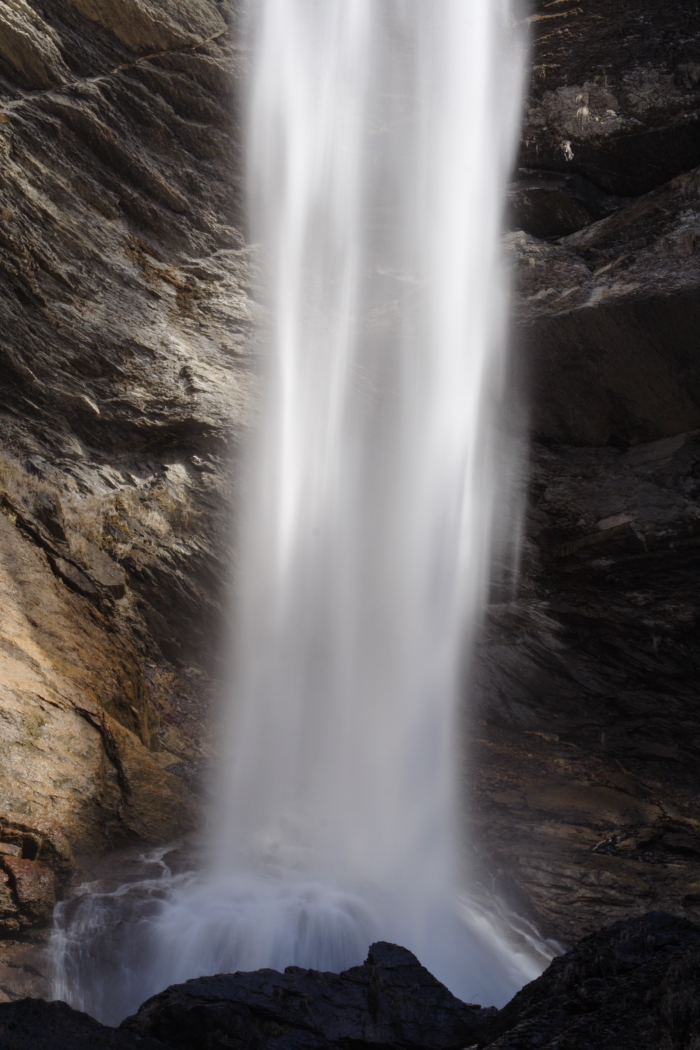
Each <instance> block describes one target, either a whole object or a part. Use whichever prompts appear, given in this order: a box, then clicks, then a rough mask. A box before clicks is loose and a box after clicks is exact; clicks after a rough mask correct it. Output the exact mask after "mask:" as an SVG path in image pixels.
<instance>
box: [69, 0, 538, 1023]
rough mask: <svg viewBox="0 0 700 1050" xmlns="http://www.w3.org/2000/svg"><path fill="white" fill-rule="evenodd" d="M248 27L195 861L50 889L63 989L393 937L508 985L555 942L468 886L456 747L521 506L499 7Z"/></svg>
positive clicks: (95, 989)
mask: <svg viewBox="0 0 700 1050" xmlns="http://www.w3.org/2000/svg"><path fill="white" fill-rule="evenodd" d="M250 34H251V47H252V56H253V65H252V83H251V90H250V104H249V121H248V142H247V154H248V187H249V191H248V192H249V213H250V228H251V231H252V235H253V239H254V241H255V242H256V243H258V244H259V246H260V247H259V260H260V267H261V272H262V274H263V279H262V283H261V287H260V290H259V291H260V300H261V302H262V303H263V308H264V313H265V316H266V318H267V321H266V323H265V325H264V326H263V329H262V330H261V332H260V333H259V334H260V338H261V341H262V342H263V343H264V344H265V345H266V346H267V348H268V353H267V355H266V359H265V365H264V376H263V379H262V388H263V391H262V408H261V416H260V425H259V427H257V428H256V433H255V436H254V439H253V440H251V448H250V452H249V456H248V462H247V499H246V504H245V508H244V513H243V515H242V518H243V520H242V524H241V527H240V530H239V534H238V536H237V540H236V547H237V550H238V552H239V556H240V565H239V573H238V581H237V584H238V586H237V590H238V598H237V608H236V612H235V617H234V618H235V639H234V644H233V646H232V650H233V652H232V659H231V681H230V689H229V693H228V695H229V699H230V702H229V703H228V704H227V706H226V710H225V711H224V712H223V714H222V728H221V732H220V734H219V740H220V743H221V754H220V769H219V774H218V777H217V780H216V783H215V785H214V794H215V797H216V798H217V799H218V810H217V813H216V815H215V817H214V819H213V822H212V835H211V843H212V845H211V849H210V854H211V856H210V862H209V866H208V869H207V871H206V873H205V874H203V875H183V876H171V875H169V874H167V873H165V872H163V873H162V874H161V877H160V878H158V879H156V880H145V881H143V882H141V883H138V884H135V885H130V886H127V887H124V888H122V890H120V891H118V892H117V893H116V894H108V895H104V894H102V895H95V894H93V895H90V894H87V895H86V896H84V897H82V898H81V899H79V900H77V901H72V902H67V903H66V904H63V905H61V906H60V907H59V910H58V914H57V923H56V931H55V934H54V958H55V960H56V966H57V979H56V986H55V990H56V993H57V994H59V995H60V996H62V997H64V998H66V999H67V1000H68V1001H69V1002H71V1003H72V1004H74V1005H77V1006H80V1007H82V1008H84V1009H87V1010H88V1011H89V1012H91V1013H94V1014H96V1015H97V1016H99V1017H100V1018H101V1019H103V1020H112V1021H114V1020H118V1019H119V1018H120V1017H121V1016H123V1015H124V1013H128V1012H129V1011H132V1010H133V1009H135V1007H136V1006H137V1005H138V1003H139V1002H141V1001H142V1000H143V999H144V998H145V997H146V996H147V995H148V994H150V993H152V992H154V991H157V990H159V989H161V988H163V987H164V986H166V985H167V984H169V983H172V982H173V981H180V980H184V979H186V978H188V977H193V976H198V975H200V974H203V973H212V972H221V971H225V970H229V971H230V970H235V969H252V968H258V967H261V966H274V967H278V968H283V967H284V966H286V965H290V964H296V965H301V966H311V967H315V968H328V969H332V970H339V969H342V968H345V967H348V966H350V965H354V964H358V963H361V962H362V961H363V959H364V957H365V954H366V950H367V947H368V945H369V943H370V942H371V941H373V940H376V939H383V940H390V941H394V942H397V943H399V944H402V945H403V946H405V947H407V948H409V949H411V950H412V951H413V952H414V953H415V954H416V955H417V956H418V958H419V959H420V961H421V962H422V963H423V964H424V965H425V966H427V967H428V968H429V969H430V970H431V971H432V972H433V973H434V974H435V975H436V976H437V977H438V978H439V979H441V980H442V981H443V982H444V983H446V984H447V985H448V987H449V988H450V989H451V990H452V991H453V992H454V993H455V994H457V995H459V996H462V997H464V998H467V999H478V1000H481V1001H483V1002H485V1003H487V1004H491V1003H502V1002H504V1001H505V1000H507V999H508V998H509V997H510V996H511V995H512V993H513V992H514V991H516V990H517V988H519V987H520V986H521V985H522V984H523V983H524V982H525V981H526V980H528V979H530V978H531V977H533V976H535V975H536V973H538V972H539V970H540V969H541V968H542V966H543V965H544V962H545V960H546V958H547V953H548V951H549V948H548V947H547V946H546V945H543V944H542V943H541V942H539V943H537V938H536V935H534V933H532V934H531V935H530V934H528V936H529V937H530V944H529V947H527V946H526V941H527V938H525V940H523V937H522V936H521V937H520V941H519V942H518V938H517V937H516V938H515V939H513V938H514V924H513V923H509V922H508V921H504V920H503V912H502V913H501V917H500V918H499V915H498V907H497V906H496V904H495V903H494V902H489V901H488V900H487V901H485V902H482V903H481V904H478V903H477V902H476V900H475V899H474V898H473V894H472V895H471V896H470V894H469V893H468V892H467V890H465V887H468V886H469V872H468V870H465V867H464V865H463V864H462V862H461V857H462V856H463V855H464V853H465V851H464V849H463V846H462V845H461V843H460V839H461V829H462V828H463V827H464V826H465V823H466V822H465V819H464V814H463V812H462V808H463V806H462V800H461V799H460V786H459V775H458V770H459V763H460V761H461V755H460V751H461V741H462V740H463V738H464V719H463V710H462V708H463V698H464V696H465V683H464V668H465V663H468V655H469V652H470V648H471V645H472V641H473V636H474V632H475V630H476V627H477V625H478V622H479V618H480V615H481V611H482V609H483V605H484V602H485V598H486V593H487V588H488V583H489V566H490V564H491V559H492V555H493V537H494V535H495V534H497V533H498V534H500V535H506V534H507V533H508V531H509V529H508V527H506V526H507V523H508V522H510V523H511V524H512V520H511V516H510V510H509V506H510V504H509V498H510V493H509V490H508V484H507V479H508V477H509V476H510V474H511V473H512V469H511V468H512V463H511V462H510V461H509V460H508V457H507V456H506V454H505V446H504V444H503V442H502V441H501V440H500V438H499V433H500V430H499V419H498V416H499V405H500V403H501V400H502V397H503V388H504V376H505V342H506V338H505V330H506V320H505V319H506V315H507V296H506V289H505V283H504V277H503V275H502V273H501V262H500V256H499V247H498V246H499V235H500V228H501V212H502V207H503V200H504V197H505V184H506V179H507V176H508V171H509V166H510V164H511V162H512V158H513V154H514V147H515V142H516V137H517V125H518V116H519V106H520V86H521V84H520V81H521V70H522V57H523V54H522V51H523V49H522V44H521V41H520V38H519V34H518V30H517V26H516V24H515V20H514V8H513V7H512V6H511V3H510V0H429V2H425V0H259V2H258V3H255V4H253V5H252V6H251V15H250ZM504 523H506V524H504ZM466 692H467V693H468V689H466ZM522 929H524V927H521V932H522ZM518 945H519V946H518ZM538 953H539V954H538ZM98 958H99V960H101V961H100V964H99V965H97V964H96V960H97V959H98Z"/></svg>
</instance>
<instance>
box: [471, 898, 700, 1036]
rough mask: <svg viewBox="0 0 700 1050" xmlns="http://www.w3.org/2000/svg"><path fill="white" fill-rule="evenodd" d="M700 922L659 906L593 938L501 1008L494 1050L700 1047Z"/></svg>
mask: <svg viewBox="0 0 700 1050" xmlns="http://www.w3.org/2000/svg"><path fill="white" fill-rule="evenodd" d="M699 974H700V927H698V926H695V925H694V924H693V923H690V922H688V921H687V920H685V919H680V918H676V917H675V916H673V915H664V914H663V913H660V912H652V913H651V914H649V915H645V916H643V917H642V918H639V919H628V920H626V921H624V922H618V923H615V925H614V926H610V927H609V928H608V929H605V930H601V931H600V932H599V933H595V934H593V935H592V936H591V937H586V938H585V940H583V941H581V943H580V944H578V945H577V946H576V947H575V948H574V949H573V950H572V951H570V952H567V954H566V955H562V956H560V958H558V959H555V960H554V962H553V963H552V964H551V965H550V967H549V968H548V969H547V970H546V972H545V973H543V974H542V976H541V977H539V978H538V979H537V980H536V981H532V982H531V983H530V984H528V985H526V987H525V988H523V989H522V991H520V992H518V994H517V995H516V996H515V998H514V999H512V1000H511V1002H510V1003H509V1004H508V1005H507V1006H506V1007H504V1009H503V1010H501V1012H500V1014H499V1016H498V1019H497V1020H496V1021H495V1022H494V1026H493V1028H492V1029H491V1031H490V1032H489V1036H488V1042H487V1043H485V1044H481V1045H482V1046H488V1047H489V1050H526V1048H528V1050H529V1048H530V1047H551V1048H552V1050H553V1048H554V1047H560V1048H561V1050H564V1048H566V1050H589V1048H590V1050H593V1048H596V1050H662V1048H664V1050H665V1048H668V1050H671V1048H674V1050H686V1048H691V1047H695V1046H697V1045H698V1043H697V1041H696V1040H697V1037H698V1031H699V1026H700V1000H699V999H698V996H697V982H698V975H699Z"/></svg>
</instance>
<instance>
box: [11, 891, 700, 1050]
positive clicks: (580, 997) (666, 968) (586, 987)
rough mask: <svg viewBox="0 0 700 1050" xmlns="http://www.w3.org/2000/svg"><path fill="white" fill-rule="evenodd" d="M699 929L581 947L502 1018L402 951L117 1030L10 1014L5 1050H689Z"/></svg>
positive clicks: (18, 1011) (272, 978)
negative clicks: (96, 1049)
mask: <svg viewBox="0 0 700 1050" xmlns="http://www.w3.org/2000/svg"><path fill="white" fill-rule="evenodd" d="M699 951H700V927H698V926H695V925H693V924H692V923H690V922H688V921H687V920H684V919H679V918H675V917H674V916H671V915H664V914H663V913H660V912H656V913H652V914H649V915H645V916H643V917H641V918H639V919H628V920H626V921H625V922H619V923H617V924H616V925H614V926H611V927H609V928H607V929H604V930H601V931H599V932H597V933H596V934H594V935H592V936H590V937H588V938H586V939H584V940H583V941H581V943H580V944H578V945H577V946H576V947H575V948H574V949H573V950H572V951H570V952H567V953H566V955H563V956H560V957H559V958H557V959H555V960H554V961H553V962H552V963H551V965H550V966H549V968H548V969H547V970H546V971H545V973H543V974H542V976H541V977H539V978H538V979H537V980H535V981H532V982H531V983H530V984H528V985H526V986H525V988H523V989H522V991H520V992H518V994H517V995H516V996H515V997H514V999H512V1000H511V1002H510V1003H508V1005H507V1006H505V1007H504V1008H503V1009H502V1010H496V1009H493V1008H491V1009H482V1008H481V1007H478V1006H473V1005H471V1004H467V1003H461V1002H459V1000H457V999H455V998H454V996H452V995H451V994H450V993H449V992H448V991H447V989H446V988H445V987H444V986H443V985H441V984H440V983H439V982H438V981H436V980H435V978H434V977H432V976H431V975H430V974H429V973H428V972H427V970H425V969H424V968H423V967H422V966H421V965H420V964H419V962H418V960H417V959H416V958H415V957H414V956H413V955H411V953H410V952H408V951H406V949H405V948H399V947H397V946H396V945H390V944H385V943H379V944H374V945H372V947H371V948H370V952H369V955H368V958H367V961H366V962H365V964H364V966H356V967H354V968H353V969H351V970H346V971H345V972H344V973H341V974H331V973H320V972H318V971H316V970H303V969H301V968H300V967H288V968H287V970H285V972H284V973H283V974H281V973H277V972H276V971H274V970H258V971H256V972H255V973H237V974H220V975H218V976H216V977H201V978H198V979H196V980H192V981H188V982H187V983H186V984H183V985H174V986H173V987H172V988H168V989H167V990H166V991H165V992H163V993H161V994H160V995H157V996H154V997H153V998H152V999H149V1000H148V1001H147V1002H146V1003H144V1005H143V1006H142V1007H141V1009H140V1010H139V1012H138V1013H137V1014H136V1015H135V1016H134V1017H131V1018H128V1019H127V1020H126V1021H124V1022H123V1023H122V1025H121V1026H120V1027H119V1028H118V1029H115V1028H109V1027H107V1026H104V1025H100V1024H98V1023H97V1021H94V1020H93V1019H92V1018H90V1017H87V1015H85V1014H81V1013H78V1012H77V1011H75V1010H71V1009H70V1007H68V1006H66V1005H65V1004H64V1003H46V1002H42V1001H37V1000H32V999H24V1000H21V1001H19V1002H14V1003H8V1004H2V1005H0V1039H1V1040H2V1045H3V1047H6V1048H7V1050H25V1048H27V1047H28V1046H32V1047H39V1048H40V1050H41V1048H44V1050H59V1048H60V1050H68V1048H70V1050H81V1048H82V1047H88V1046H101V1047H110V1048H114V1050H130V1048H131V1047H136V1046H139V1047H142V1048H143V1050H150V1048H153V1050H156V1047H161V1048H163V1047H170V1048H173V1050H177V1048H183V1050H185V1048H186V1050H190V1048H192V1047H200V1046H201V1047H204V1046H206V1047H207V1048H208V1050H224V1048H229V1047H232V1046H235V1047H251V1046H255V1047H263V1048H266V1047H270V1048H272V1047H281V1048H283V1047H293V1048H295V1050H323V1048H336V1050H347V1048H348V1047H350V1046H351V1047H355V1048H360V1047H367V1048H371V1047H376V1048H379V1047H383V1048H384V1050H394V1048H395V1050H423V1048H436V1050H447V1048H452V1047H454V1050H457V1048H460V1047H461V1046H462V1045H467V1046H469V1047H470V1048H471V1050H477V1048H481V1050H526V1048H531V1047H545V1046H547V1047H558V1046H561V1047H566V1048H567V1050H591V1048H592V1047H596V1048H605V1050H693V1047H695V1046H696V1045H697V1038H698V1035H699V1034H700V1006H699V1004H698V1000H697V968H698V952H699Z"/></svg>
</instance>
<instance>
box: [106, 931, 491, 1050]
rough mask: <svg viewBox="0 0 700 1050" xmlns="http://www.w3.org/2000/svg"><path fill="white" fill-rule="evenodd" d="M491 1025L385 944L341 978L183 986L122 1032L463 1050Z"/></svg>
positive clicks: (305, 975) (249, 976) (215, 1042)
mask: <svg viewBox="0 0 700 1050" xmlns="http://www.w3.org/2000/svg"><path fill="white" fill-rule="evenodd" d="M490 1019H491V1011H482V1010H481V1009H480V1007H477V1006H470V1005H467V1004H465V1003H462V1002H460V1001H459V1000H458V999H456V998H455V997H454V996H453V995H452V994H451V993H450V992H448V990H447V989H446V988H445V987H444V985H442V984H440V982H439V981H437V980H436V979H435V978H434V977H433V976H432V975H431V974H430V973H428V971H427V970H426V969H425V968H424V967H422V966H421V965H420V963H419V962H418V960H417V959H416V958H415V956H414V955H412V954H411V952H409V951H407V950H406V949H405V948H399V947H397V946H396V945H393V944H387V943H385V942H379V943H377V944H373V945H372V946H371V948H370V950H369V955H368V956H367V961H366V962H365V963H364V965H363V966H355V967H353V968H352V969H350V970H346V971H345V972H344V973H341V974H334V973H320V972H319V971H317V970H303V969H301V968H300V967H298V966H290V967H288V968H287V969H286V970H285V972H284V973H283V974H282V973H277V972H276V971H275V970H258V971H256V972H255V973H236V974H232V975H226V974H221V975H219V976H217V977H201V978H199V979H197V980H192V981H187V982H186V983H185V984H181V985H174V986H173V987H172V988H168V989H167V990H166V991H165V992H162V993H161V994H160V995H156V996H154V997H153V998H152V999H149V1000H148V1001H147V1002H145V1003H144V1004H143V1006H142V1007H141V1009H140V1010H139V1012H138V1013H137V1014H136V1015H135V1016H134V1017H130V1018H127V1020H126V1021H124V1022H123V1023H122V1028H124V1029H126V1030H127V1031H129V1032H133V1033H135V1034H139V1035H144V1036H145V1035H151V1036H155V1037H156V1038H158V1039H161V1040H163V1041H164V1042H166V1043H167V1044H168V1045H169V1046H172V1047H176V1048H182V1050H190V1048H191V1047H194V1046H204V1045H206V1046H207V1047H208V1048H209V1050H217V1048H221V1050H223V1048H224V1047H231V1046H242V1047H250V1046H255V1047H258V1048H259V1050H264V1048H266V1047H269V1048H270V1050H274V1048H279V1050H292V1048H294V1050H303V1048H308V1050H330V1048H340V1047H348V1046H353V1047H355V1048H357V1050H359V1048H360V1047H368V1048H369V1047H376V1048H377V1050H379V1048H380V1047H415V1048H416V1050H417V1048H419V1047H420V1048H424V1050H462V1047H465V1046H471V1045H472V1044H474V1043H475V1042H476V1040H477V1039H478V1037H479V1034H480V1032H481V1031H482V1030H483V1026H484V1024H485V1023H486V1022H487V1021H489V1020H490Z"/></svg>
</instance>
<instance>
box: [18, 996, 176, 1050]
mask: <svg viewBox="0 0 700 1050" xmlns="http://www.w3.org/2000/svg"><path fill="white" fill-rule="evenodd" d="M0 1046H2V1050H30V1048H31V1050H164V1048H163V1044H162V1043H159V1042H158V1040H157V1039H150V1038H145V1039H140V1038H139V1037H138V1036H134V1035H132V1034H131V1033H130V1032H127V1031H124V1030H123V1029H118V1028H108V1027H107V1026H106V1025H102V1024H100V1023H99V1022H98V1021H95V1019H94V1018H92V1017H88V1015H87V1014H83V1013H80V1012H79V1011H78V1010H72V1009H71V1008H70V1006H67V1005H66V1003H59V1002H55V1003H47V1002H45V1001H44V1000H43V999H19V1000H17V1001H16V1002H13V1003H0Z"/></svg>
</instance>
